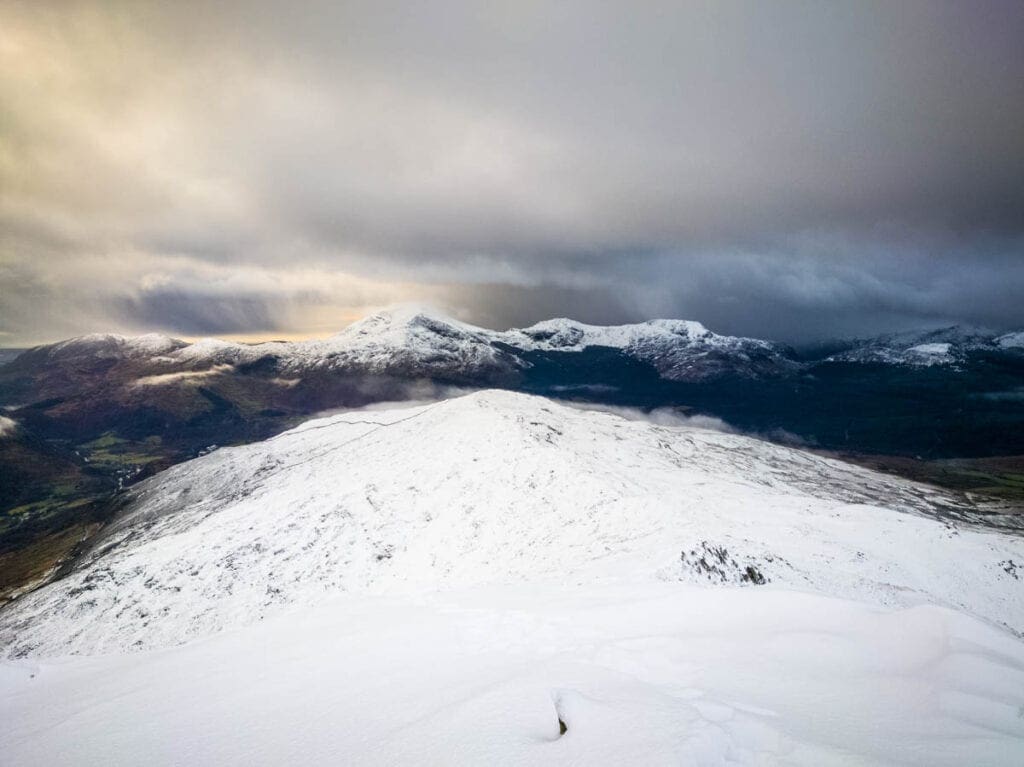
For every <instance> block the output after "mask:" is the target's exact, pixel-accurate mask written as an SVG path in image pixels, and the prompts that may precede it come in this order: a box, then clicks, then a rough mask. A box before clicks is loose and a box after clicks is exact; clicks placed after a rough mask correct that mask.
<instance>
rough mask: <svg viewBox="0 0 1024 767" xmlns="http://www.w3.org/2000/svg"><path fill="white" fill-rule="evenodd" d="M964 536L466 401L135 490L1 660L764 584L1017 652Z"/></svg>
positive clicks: (898, 498) (881, 493)
mask: <svg viewBox="0 0 1024 767" xmlns="http://www.w3.org/2000/svg"><path fill="white" fill-rule="evenodd" d="M979 519H981V518H980V517H978V516H975V515H974V513H973V510H972V509H971V508H970V507H969V506H964V505H962V504H961V503H960V502H959V501H958V500H957V499H956V498H955V497H954V496H952V495H948V494H946V493H943V492H941V491H938V490H935V489H933V488H928V487H926V486H922V485H916V484H913V483H910V482H907V481H904V480H900V479H897V478H894V477H889V476H885V475H881V474H876V473H874V472H871V471H868V470H866V469H860V468H857V467H854V466H851V465H849V464H844V463H840V462H838V461H833V460H829V459H824V458H820V457H817V456H814V455H811V454H809V453H804V452H801V451H799V450H793V449H790V448H785V447H781V446H777V445H772V444H770V443H766V442H762V441H760V440H754V439H750V438H748V437H743V436H739V435H735V434H722V433H719V432H714V431H707V430H704V429H700V428H695V427H692V426H673V427H665V426H656V425H653V424H650V423H646V422H641V421H629V420H625V419H623V418H621V417H619V416H616V415H611V414H608V413H602V412H595V411H585V410H579V409H576V408H569V407H566V406H563V405H559V404H557V403H555V402H552V401H551V400H548V399H545V398H540V397H531V396H526V395H522V394H515V393H511V392H501V391H483V392H479V393H475V394H472V395H469V396H464V397H460V398H456V399H451V400H446V401H442V402H439V403H435V404H430V405H426V406H419V407H413V408H408V409H394V410H388V411H377V412H353V413H347V414H343V415H338V416H334V417H331V418H327V419H323V420H315V421H310V422H307V423H305V424H303V425H302V426H300V427H298V428H297V429H294V430H292V431H289V432H287V433H285V434H282V435H279V436H278V437H275V438H274V439H271V440H267V441H265V442H259V443H255V444H252V445H248V446H245V447H239V448H233V449H225V450H220V451H217V452H216V453H213V454H211V455H208V456H205V457H202V458H199V459H197V460H194V461H190V462H188V463H184V464H181V465H179V466H177V467H174V468H172V469H170V470H168V471H166V472H163V473H161V474H159V475H157V476H156V477H153V478H152V479H150V480H147V481H146V482H143V483H141V484H139V485H138V486H137V487H136V488H135V489H134V490H133V491H131V493H130V494H129V496H128V497H127V499H126V508H125V511H124V512H123V513H122V514H121V515H120V516H118V517H117V518H116V519H115V520H114V521H113V522H112V523H111V524H110V525H108V527H107V529H106V530H105V531H104V532H103V533H102V535H101V536H100V537H99V538H98V539H97V540H96V541H95V542H94V543H93V545H92V546H91V549H90V551H89V552H88V553H86V554H85V555H84V557H83V558H82V559H81V560H80V563H79V564H78V565H77V566H76V568H75V570H74V571H73V572H72V573H71V574H69V575H68V576H67V577H65V578H63V579H61V580H59V581H57V582H55V583H53V584H51V585H49V586H46V587H44V588H42V589H40V590H38V591H36V592H34V593H32V594H30V595H27V596H25V597H23V598H22V599H20V600H19V601H18V602H15V603H13V604H12V605H11V606H9V607H8V608H7V609H6V610H4V611H3V612H2V613H0V647H3V648H5V653H6V654H7V655H9V656H10V655H13V656H21V655H54V654H56V655H65V654H72V653H96V652H112V651H130V650H137V649H146V648H154V647H166V646H169V645H175V644H179V643H181V642H184V641H186V640H191V639H194V638H197V637H203V636H206V635H209V634H212V633H215V632H218V631H221V630H224V629H232V628H237V627H238V626H239V625H242V624H248V623H253V622H256V621H259V620H261V619H262V618H264V617H270V616H272V615H274V614H276V613H279V612H281V611H282V609H284V608H291V607H292V606H294V605H306V606H309V605H313V604H319V603H322V602H323V601H324V600H327V599H329V598H331V596H332V595H337V594H339V593H349V594H366V593H380V592H382V591H383V592H386V593H388V594H402V593H413V592H415V593H418V592H420V591H422V590H424V589H430V590H434V589H441V588H445V589H452V588H458V589H462V588H468V587H478V586H482V585H487V584H502V583H521V582H524V581H537V580H543V579H545V578H547V579H551V578H555V579H558V580H559V581H561V582H566V581H569V582H572V583H574V584H581V583H597V582H602V581H607V580H608V579H615V580H621V581H627V582H640V581H647V582H657V581H666V580H668V581H683V582H687V583H693V584H702V585H706V586H716V585H721V584H735V585H748V586H758V585H762V584H764V583H768V582H770V583H772V584H775V585H776V586H783V587H785V586H789V587H792V588H797V589H810V590H813V591H818V592H821V593H825V594H829V595H832V596H840V597H843V598H853V599H858V600H861V601H867V602H871V603H873V604H881V605H887V606H893V605H904V606H905V605H912V604H916V603H918V602H921V601H925V602H931V603H938V604H942V605H947V606H951V607H954V608H955V609H958V610H963V611H966V612H968V613H972V614H974V615H977V616H980V617H982V618H985V619H987V620H990V621H992V622H994V623H998V624H1001V625H1003V626H1006V627H1008V628H1009V629H1011V630H1012V631H1016V632H1021V631H1024V592H1022V591H1021V589H1020V588H1019V581H1018V580H1016V579H1015V577H1014V576H1013V574H1012V573H1010V572H1009V571H1008V570H1007V569H1006V568H1007V565H1006V562H1007V561H1008V560H1010V559H1013V558H1015V557H1017V555H1018V554H1019V552H1020V543H1019V541H1020V539H1019V538H1017V537H1014V536H1012V535H1004V534H1002V533H1000V532H998V531H995V530H992V529H988V530H986V531H980V530H978V529H975V528H974V527H973V526H972V524H970V523H972V522H977V521H978V520H979ZM961 523H966V524H961Z"/></svg>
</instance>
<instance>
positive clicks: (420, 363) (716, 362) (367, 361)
mask: <svg viewBox="0 0 1024 767" xmlns="http://www.w3.org/2000/svg"><path fill="white" fill-rule="evenodd" d="M595 346H600V347H606V348H613V349H619V350H621V351H622V352H623V353H624V354H625V355H627V356H629V357H632V358H634V359H636V360H639V361H642V362H645V363H648V364H650V365H652V366H653V367H654V368H655V369H656V370H658V372H659V373H660V374H661V375H662V376H663V377H665V378H668V379H672V380H702V379H705V378H710V377H714V376H717V375H721V374H724V373H727V372H731V373H736V374H740V375H750V376H755V377H756V376H759V375H769V374H777V373H781V372H786V371H791V370H793V369H795V363H793V361H792V360H790V359H788V358H787V356H786V349H785V348H784V347H782V346H780V345H778V344H774V343H771V342H769V341H762V340H759V339H754V338H739V337H734V336H723V335H718V334H716V333H712V332H711V331H709V330H708V329H707V328H705V327H704V326H703V325H701V324H700V323H699V322H692V321H687V320H650V321H648V322H641V323H636V324H632V325H613V326H597V325H587V324H584V323H581V322H575V321H573V320H569V319H553V320H547V321H545V322H541V323H538V324H536V325H533V326H531V327H528V328H521V329H519V328H515V329H511V330H507V331H496V330H489V329H487V328H481V327H476V326H474V325H469V324H467V323H464V322H460V321H458V320H455V319H452V318H451V317H447V316H445V315H443V314H441V313H439V312H437V311H435V310H432V309H426V308H423V307H416V306H404V307H396V308H392V309H387V310H384V311H381V312H378V313H376V314H373V315H371V316H369V317H366V318H364V319H362V320H360V321H358V322H356V323H353V324H352V325H350V326H349V327H347V328H345V329H344V330H342V331H341V332H340V333H338V334H336V335H334V336H331V337H330V338H327V339H323V340H312V341H297V342H292V343H289V342H268V343H260V344H240V343H233V342H230V341H222V340H218V339H214V338H206V339H202V340H200V341H196V342H195V343H191V344H189V343H186V342H184V341H180V340H178V339H174V338H170V337H168V336H160V335H152V334H151V335H145V336H139V337H135V338H132V337H126V336H118V335H110V334H96V335H88V336H81V337H79V338H73V339H70V340H68V341H64V342H61V343H57V344H52V345H50V346H43V347H38V348H36V349H32V350H30V351H29V352H27V353H26V354H25V356H24V359H23V360H22V362H24V363H25V364H31V363H37V364H43V365H58V366H59V365H67V364H69V362H71V361H74V360H81V359H87V360H90V361H93V362H94V361H95V360H96V359H100V358H105V359H110V360H117V361H122V362H131V364H132V365H133V366H136V367H137V366H138V365H140V364H141V365H147V366H148V367H147V368H146V370H147V372H149V373H150V375H146V376H143V377H142V379H141V383H142V384H144V385H150V384H153V383H170V382H172V381H173V380H176V379H171V378H167V377H166V375H173V374H175V373H178V374H180V373H181V372H182V371H188V370H195V369H199V370H211V369H213V368H214V367H215V366H218V365H220V366H224V365H229V366H246V365H249V366H251V365H254V364H256V363H258V362H260V361H263V360H273V362H274V365H275V367H276V369H277V370H278V372H280V373H282V374H284V375H302V374H308V373H310V372H314V371H320V370H346V371H349V372H361V373H374V374H402V375H448V376H457V377H461V378H466V377H472V376H492V377H493V376H501V375H510V374H514V373H515V372H516V371H518V370H521V369H522V368H524V367H527V366H529V364H530V363H529V362H528V361H526V360H525V359H524V355H526V354H528V353H530V352H535V351H560V352H580V351H583V350H585V349H588V348H591V347H595ZM133 369H134V368H133ZM161 374H163V376H164V377H161Z"/></svg>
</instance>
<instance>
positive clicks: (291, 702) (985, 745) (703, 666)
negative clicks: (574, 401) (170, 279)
mask: <svg viewBox="0 0 1024 767" xmlns="http://www.w3.org/2000/svg"><path fill="white" fill-rule="evenodd" d="M811 592H817V595H816V594H813V593H811ZM848 600H854V601H848ZM1022 631H1024V539H1022V538H1021V537H1019V535H1018V534H1016V533H1012V532H999V531H998V530H995V529H993V528H991V527H987V528H986V527H981V526H979V525H976V524H974V522H973V521H972V516H971V513H970V511H969V510H965V509H963V508H961V507H960V506H958V503H957V501H956V499H954V498H952V497H950V496H947V495H945V494H943V493H941V492H940V491H937V490H934V489H932V488H927V487H925V486H921V485H915V484H913V483H910V482H907V481H904V480H900V479H897V478H893V477H888V476H883V475H879V474H876V473H872V472H870V471H867V470H864V469H860V468H857V467H853V466H850V465H847V464H843V463H840V462H836V461H831V460H826V459H823V458H820V457H817V456H814V455H811V454H808V453H805V452H801V451H798V450H793V449H789V448H784V447H780V446H777V445H772V444H769V443H765V442H761V441H757V440H753V439H749V438H746V437H742V436H738V435H734V434H722V433H718V432H714V431H708V430H703V429H699V428H695V427H691V426H658V425H654V424H650V423H646V422H643V421H632V420H626V419H624V418H621V417H618V416H616V415H612V414H609V413H600V412H593V411H582V410H576V409H571V408H568V407H565V406H562V405H557V404H554V403H552V402H550V401H548V400H545V399H542V398H537V397H530V396H525V395H519V394H511V393H507V392H494V391H488V392H481V393H478V394H473V395H469V396H466V397H462V398H459V399H454V400H448V401H444V402H440V403H436V404H432V405H427V406H420V407H413V408H407V409H397V410H390V411H364V412H353V413H347V414H343V415H339V416H334V417H331V418H327V419H321V420H318V421H311V422H309V423H307V424H304V425H303V426H300V427H299V428H297V429H294V430H293V431H290V432H287V433H285V434H282V435H280V436H278V437H276V438H274V439H272V440H268V441H266V442H263V443H258V444H253V445H248V446H245V447H240V448H231V449H222V450H219V451H216V452H214V453H212V454H210V455H208V456H205V457H203V458H199V459H196V460H194V461H191V462H189V463H186V464H181V465H179V466H176V467H174V468H173V469H170V470H168V471H166V472H164V473H162V474H160V475H158V476H156V477H154V478H152V479H150V480H147V481H146V482H144V483H142V484H141V485H139V486H137V488H135V489H134V490H133V498H132V501H131V504H130V506H129V508H128V510H127V512H126V513H125V515H124V517H123V518H121V520H120V521H119V522H118V523H117V524H116V525H114V526H113V527H112V529H111V530H110V531H109V532H108V533H107V534H106V536H105V537H104V539H103V540H102V541H101V542H100V543H99V544H98V545H97V546H96V547H95V549H94V550H93V551H92V552H91V554H90V555H89V556H88V557H87V558H86V560H85V561H84V562H83V563H82V564H81V566H80V567H79V568H78V569H77V570H76V571H75V572H73V573H72V574H71V575H69V576H68V577H66V578H64V579H62V580H60V581H58V582H55V583H53V584H51V585H49V586H47V587H45V588H43V589H40V590H39V591H37V592H35V593H33V594H30V595H28V596H26V597H24V598H22V599H21V600H19V601H18V602H16V603H14V604H13V605H12V606H10V607H9V608H7V609H5V610H4V611H3V612H0V648H3V651H4V653H5V654H6V655H7V656H8V657H9V658H14V660H10V661H8V662H6V663H3V664H0V743H2V744H4V752H5V754H8V755H9V759H10V760H11V763H15V764H19V765H37V764H38V765H44V764H45V765H52V764H76V765H89V764H96V765H100V764H102V765H109V764H137V763H140V762H145V763H147V764H215V763H217V764H223V763H231V764H241V763H245V764H268V765H270V764H281V763H284V762H288V761H302V762H303V763H309V764H340V763H346V764H403V763H417V764H438V765H440V764H566V763H576V764H641V763H642V764H680V763H682V764H707V765H718V764H779V763H781V764H806V765H828V764H836V765H840V764H842V765H852V764H856V765H863V764H893V763H905V764H921V765H930V766H931V765H942V764H949V765H958V764H987V765H988V764H992V765H1002V764H1005V765H1019V764H1021V763H1022V760H1021V755H1022V754H1024V714H1022V712H1024V642H1022V641H1021V638H1020V636H1021V632H1022ZM198 639H202V641H190V640H198ZM183 643H187V644H183ZM96 653H109V655H108V656H107V657H97V658H78V659H62V660H47V658H48V657H52V656H58V655H68V654H96ZM563 730H564V732H563Z"/></svg>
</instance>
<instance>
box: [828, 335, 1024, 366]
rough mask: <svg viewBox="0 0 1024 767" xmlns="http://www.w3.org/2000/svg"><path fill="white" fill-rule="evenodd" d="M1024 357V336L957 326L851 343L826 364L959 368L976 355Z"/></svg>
mask: <svg viewBox="0 0 1024 767" xmlns="http://www.w3.org/2000/svg"><path fill="white" fill-rule="evenodd" d="M993 353H1024V332H1020V333H1008V334H1005V335H999V334H997V333H992V332H990V331H987V330H983V329H978V328H969V327H963V326H960V325H954V326H951V327H947V328H939V329H937V330H926V331H919V332H905V333H893V334H889V335H883V336H878V337H876V338H870V339H865V340H858V341H852V342H849V344H848V348H846V349H844V350H843V351H840V352H838V353H836V354H832V355H830V356H829V357H827V358H826V360H825V361H826V362H855V363H863V364H877V365H910V366H916V367H930V366H932V365H949V366H952V367H955V368H959V367H962V366H964V365H966V364H968V363H969V358H970V357H971V356H972V355H985V354H993Z"/></svg>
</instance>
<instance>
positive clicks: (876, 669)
mask: <svg viewBox="0 0 1024 767" xmlns="http://www.w3.org/2000/svg"><path fill="white" fill-rule="evenodd" d="M1021 706H1024V644H1022V643H1021V642H1020V641H1018V640H1015V639H1013V638H1011V637H1009V636H1008V635H1007V634H1006V633H1005V632H1000V631H998V630H996V629H994V628H993V627H991V626H989V625H986V624H984V623H981V622H980V621H978V620H976V619H973V618H970V617H968V616H965V615H963V614H959V613H955V612H953V611H951V610H948V609H944V608H939V607H929V606H921V607H915V608H910V609H906V610H897V611H882V610H877V609H872V608H869V607H866V606H864V605H861V604H856V603H853V602H848V601H842V600H838V599H834V598H827V597H821V596H815V595H809V594H800V593H796V592H793V591H787V590H781V589H774V588H771V587H762V588H749V589H738V588H737V589H708V588H700V587H696V586H686V585H680V584H669V583H644V584H615V585H607V584H606V585H603V586H595V585H585V586H576V585H571V584H567V583H559V582H547V583H529V584H520V585H518V586H508V587H487V588H480V589H474V590H472V591H468V592H461V593H443V594H435V595H429V596H421V597H408V596H402V597H377V598H372V599H370V598H355V597H341V598H335V599H333V600H331V601H329V602H327V603H325V604H323V605H321V606H319V607H318V608H315V609H311V610H305V611H295V612H292V613H290V614H287V615H282V616H279V617H278V618H276V619H268V620H267V621H265V622H263V623H262V624H260V625H259V626H254V627H250V628H248V629H244V630H239V631H231V632H225V633H222V634H219V635H217V636H214V637H211V638H210V639H208V640H205V641H201V642H195V643H192V644H189V645H185V646H183V647H179V648H174V649H173V650H163V651H154V652H145V653H137V654H134V655H121V656H116V655H115V656H107V657H99V658H88V659H64V660H44V661H35V660H32V661H29V660H22V661H15V662H9V663H6V664H2V665H0V747H2V753H3V762H4V763H5V764H10V765H18V767H54V766H55V765H57V766H59V765H75V766H76V767H93V766H95V767H116V766H117V765H126V766H128V765H131V766H134V765H140V764H145V765H153V766H154V767H156V766H160V767H162V766H164V765H181V766H182V767H185V766H186V765H187V766H188V767H194V766H195V765H200V766H202V765H246V766H247V767H248V766H250V765H268V766H276V765H282V764H304V765H342V764H343V765H405V764H415V765H645V766H647V765H653V766H655V767H657V766H659V765H702V766H704V767H709V766H711V765H807V766H808V767H829V766H831V765H843V766H846V767H852V766H853V765H856V766H857V767H864V766H865V765H897V764H898V765H921V766H922V767H943V766H947V765H948V766H949V767H954V766H961V765H986V766H987V767H998V766H999V765H1006V767H1019V765H1020V764H1021V761H1022V760H1021V757H1022V755H1024V718H1022V717H1021V715H1020V711H1021ZM559 719H561V721H562V722H564V723H565V727H566V731H565V734H564V735H561V736H560V727H559Z"/></svg>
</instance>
